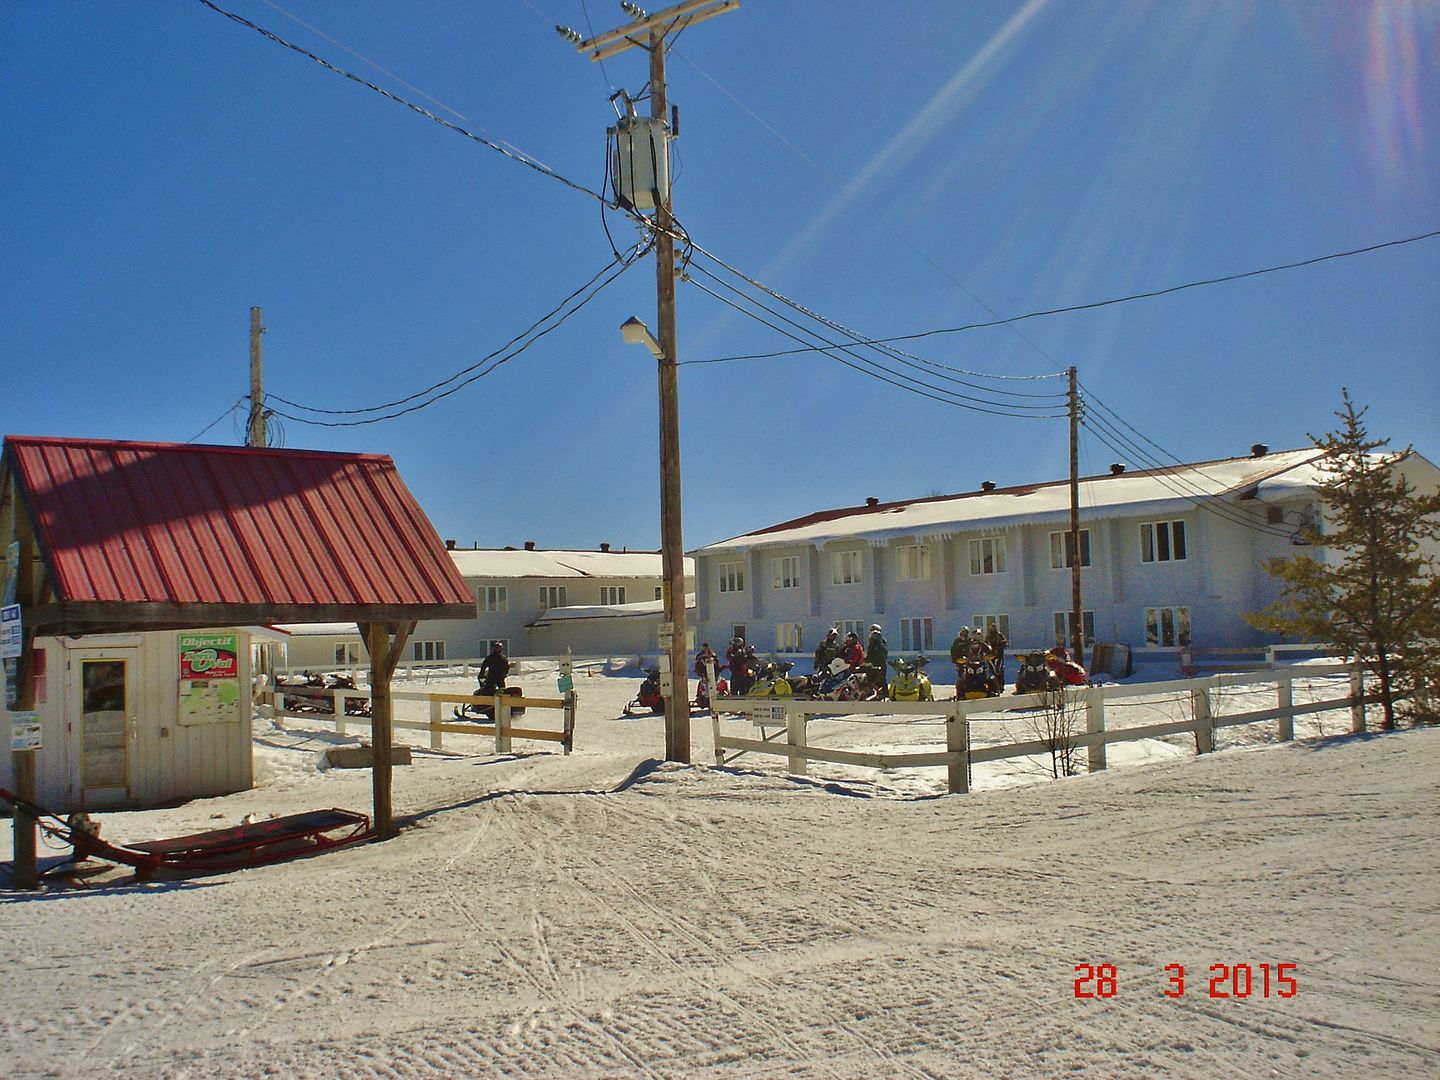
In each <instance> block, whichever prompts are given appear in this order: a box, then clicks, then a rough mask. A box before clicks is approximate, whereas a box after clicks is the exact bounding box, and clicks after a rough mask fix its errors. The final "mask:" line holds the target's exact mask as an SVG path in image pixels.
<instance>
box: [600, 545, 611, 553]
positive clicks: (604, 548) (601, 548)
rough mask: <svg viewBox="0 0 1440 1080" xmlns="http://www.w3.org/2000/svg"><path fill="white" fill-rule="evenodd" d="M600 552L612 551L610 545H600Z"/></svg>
mask: <svg viewBox="0 0 1440 1080" xmlns="http://www.w3.org/2000/svg"><path fill="white" fill-rule="evenodd" d="M600 550H601V551H609V550H610V545H609V544H601V545H600Z"/></svg>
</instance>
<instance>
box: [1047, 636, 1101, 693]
mask: <svg viewBox="0 0 1440 1080" xmlns="http://www.w3.org/2000/svg"><path fill="white" fill-rule="evenodd" d="M1045 663H1046V664H1048V665H1049V667H1050V673H1051V674H1052V675H1054V676H1055V678H1056V679H1057V680H1059V681H1060V682H1062V683H1064V684H1065V685H1066V686H1089V685H1090V676H1089V675H1088V674H1086V672H1085V668H1084V667H1082V666H1081V665H1080V664H1078V663H1076V662H1075V661H1074V660H1071V659H1070V651H1069V650H1068V649H1066V648H1065V646H1063V645H1056V646H1055V647H1054V648H1053V649H1051V650H1050V651H1049V652H1047V653H1046V654H1045Z"/></svg>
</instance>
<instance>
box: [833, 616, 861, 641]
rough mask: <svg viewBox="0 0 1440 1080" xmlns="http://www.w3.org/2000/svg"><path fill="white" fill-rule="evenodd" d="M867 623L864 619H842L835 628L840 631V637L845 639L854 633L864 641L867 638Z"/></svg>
mask: <svg viewBox="0 0 1440 1080" xmlns="http://www.w3.org/2000/svg"><path fill="white" fill-rule="evenodd" d="M865 626H866V623H865V621H864V620H863V619H841V620H840V621H839V622H837V623H836V624H835V629H836V630H839V631H840V639H841V640H842V641H843V640H844V639H845V636H846V635H847V634H854V635H855V636H856V637H858V638H860V639H861V640H862V641H863V640H864V639H865Z"/></svg>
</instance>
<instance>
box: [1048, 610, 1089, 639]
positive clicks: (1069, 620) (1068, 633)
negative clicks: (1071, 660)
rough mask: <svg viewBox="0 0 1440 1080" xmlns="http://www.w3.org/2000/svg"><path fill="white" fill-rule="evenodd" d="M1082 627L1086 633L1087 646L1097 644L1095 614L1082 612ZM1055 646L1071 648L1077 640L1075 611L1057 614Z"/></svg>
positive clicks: (1058, 612)
mask: <svg viewBox="0 0 1440 1080" xmlns="http://www.w3.org/2000/svg"><path fill="white" fill-rule="evenodd" d="M1080 626H1081V629H1083V630H1084V632H1085V644H1086V645H1093V644H1094V643H1095V612H1093V611H1082V612H1080ZM1054 630H1055V644H1057V645H1065V646H1067V647H1068V646H1069V644H1070V643H1071V642H1072V641H1074V640H1075V633H1074V630H1075V613H1074V612H1073V611H1057V612H1055V622H1054Z"/></svg>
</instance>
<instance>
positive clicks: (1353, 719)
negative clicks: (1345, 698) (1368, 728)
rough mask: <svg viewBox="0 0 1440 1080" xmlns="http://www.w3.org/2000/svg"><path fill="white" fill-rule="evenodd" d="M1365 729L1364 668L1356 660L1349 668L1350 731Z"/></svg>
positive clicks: (1354, 732) (1357, 733) (1356, 731)
mask: <svg viewBox="0 0 1440 1080" xmlns="http://www.w3.org/2000/svg"><path fill="white" fill-rule="evenodd" d="M1364 730H1365V669H1364V668H1363V667H1361V666H1360V663H1359V662H1358V661H1357V662H1356V664H1355V666H1354V667H1352V668H1351V669H1350V731H1351V733H1352V734H1355V735H1359V734H1361V733H1362V732H1363V731H1364Z"/></svg>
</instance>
